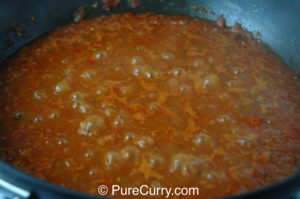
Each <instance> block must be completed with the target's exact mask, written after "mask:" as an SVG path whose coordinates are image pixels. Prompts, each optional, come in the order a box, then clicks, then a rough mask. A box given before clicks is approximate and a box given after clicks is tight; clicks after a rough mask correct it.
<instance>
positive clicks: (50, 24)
mask: <svg viewBox="0 0 300 199" xmlns="http://www.w3.org/2000/svg"><path fill="white" fill-rule="evenodd" d="M95 2H98V6H92V5H93V4H94V3H95ZM94 5H95V4H94ZM193 5H198V6H200V10H198V11H194V10H193V9H191V7H192V6H193ZM80 8H81V9H84V10H85V11H86V18H92V17H96V16H99V15H103V14H105V15H109V14H112V13H120V12H128V11H130V12H134V13H141V12H155V13H161V14H177V15H188V16H191V17H201V18H205V19H209V20H215V19H216V18H217V16H219V15H223V16H224V18H225V19H226V21H227V25H229V26H232V25H233V24H234V23H235V22H240V23H241V24H242V26H243V27H244V28H245V29H247V30H248V31H250V32H253V33H254V35H255V36H256V37H258V38H259V39H261V40H262V41H264V42H265V43H267V44H268V45H269V46H270V47H271V48H272V49H273V50H274V51H275V52H276V53H277V54H278V55H279V56H281V57H282V59H283V60H284V61H285V62H286V63H287V64H288V65H289V66H290V67H292V68H293V69H294V70H295V71H296V72H298V73H299V72H300V0H243V1H242V0H223V1H221V0H200V1H197V0H141V6H140V7H138V8H136V9H133V8H131V7H130V6H128V4H127V0H121V4H120V5H119V6H117V7H112V8H111V9H110V10H109V11H107V10H105V9H103V4H102V1H100V0H59V1H54V0H43V1H39V0H1V1H0V65H2V64H3V62H4V61H5V60H6V59H7V58H8V57H9V56H11V55H13V54H14V53H15V52H16V51H17V50H18V49H19V48H20V47H21V46H22V45H24V44H27V43H29V42H31V41H33V40H34V39H36V38H37V37H40V36H42V35H44V34H46V33H47V32H49V31H51V30H53V29H54V28H56V27H58V26H62V25H66V24H68V23H70V22H72V21H73V19H74V13H75V12H77V11H78V10H79V9H80ZM0 133H1V132H0ZM299 133H300V132H299ZM299 147H300V146H299ZM297 191H300V172H298V173H296V174H294V175H293V176H291V177H289V178H287V179H283V180H282V181H280V182H278V183H276V184H272V185H270V186H267V187H262V188H261V189H259V190H255V191H251V192H247V193H244V194H241V195H236V196H229V197H227V199H238V198H244V199H246V198H251V199H260V198H261V199H268V198H269V199H276V198H278V199H291V198H296V194H297ZM298 195H299V194H298ZM15 196H17V197H19V198H45V199H47V198H49V199H50V198H51V199H53V198H74V199H76V198H101V197H96V196H90V195H86V194H83V193H78V192H74V191H70V190H68V189H64V188H61V187H58V186H56V185H53V184H50V183H47V182H45V181H42V180H39V179H36V178H34V177H32V176H29V175H27V174H25V173H23V172H21V171H18V170H16V169H15V168H13V167H11V166H9V165H8V164H6V163H5V162H3V161H0V199H2V198H5V197H7V198H14V197H15ZM299 198H300V196H299Z"/></svg>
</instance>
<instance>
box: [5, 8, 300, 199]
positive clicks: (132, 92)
mask: <svg viewBox="0 0 300 199" xmlns="http://www.w3.org/2000/svg"><path fill="white" fill-rule="evenodd" d="M0 76H1V82H0V113H1V114H0V130H1V132H0V134H1V136H0V157H1V158H2V159H3V160H5V161H7V162H9V163H10V164H12V165H13V166H15V167H17V168H19V169H21V170H22V171H25V172H27V173H29V174H32V175H33V176H36V177H38V178H41V179H45V180H47V181H50V182H53V183H56V184H58V185H61V186H63V187H67V188H71V189H74V190H78V191H84V192H88V193H92V194H97V187H98V186H99V185H101V184H105V185H107V186H111V185H112V184H118V185H120V186H124V187H134V186H139V185H142V184H146V185H148V186H149V187H151V186H153V187H182V186H184V187H195V186H196V187H199V188H200V196H201V197H202V198H212V197H217V196H224V195H230V194H235V193H240V192H245V191H248V190H252V189H255V188H260V187H262V186H264V185H267V184H270V183H273V182H276V181H279V180H281V179H283V178H285V177H287V176H289V175H291V174H293V173H294V172H296V171H297V170H298V168H299V166H300V122H299V121H300V84H299V79H297V77H296V74H295V73H294V72H293V71H292V70H290V69H288V68H287V66H286V65H285V64H284V63H283V62H282V60H280V59H279V58H278V57H277V56H276V55H275V54H274V53H273V52H272V51H271V50H270V49H269V48H268V47H266V46H265V45H264V44H262V43H260V42H259V41H257V40H254V39H252V38H251V37H250V36H249V34H247V33H246V32H244V31H243V30H241V29H240V27H239V26H238V25H237V26H235V27H234V28H230V29H229V28H225V27H224V22H223V23H222V20H221V21H218V23H216V24H214V23H212V22H208V21H204V20H200V19H196V18H194V19H192V18H187V17H183V16H162V15H154V14H141V15H132V14H123V15H113V16H102V17H99V18H97V19H93V20H87V21H81V22H79V23H74V24H71V25H69V26H66V27H62V28H58V29H57V30H55V31H53V32H52V33H50V34H48V35H47V36H45V37H43V38H41V39H38V40H37V41H35V42H34V43H32V44H30V45H28V46H26V47H24V48H23V49H22V50H21V51H20V52H18V53H17V55H16V56H14V57H13V58H11V59H10V60H8V61H7V63H6V66H5V67H4V68H3V69H2V72H1V75H0ZM187 198H188V196H187Z"/></svg>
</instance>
